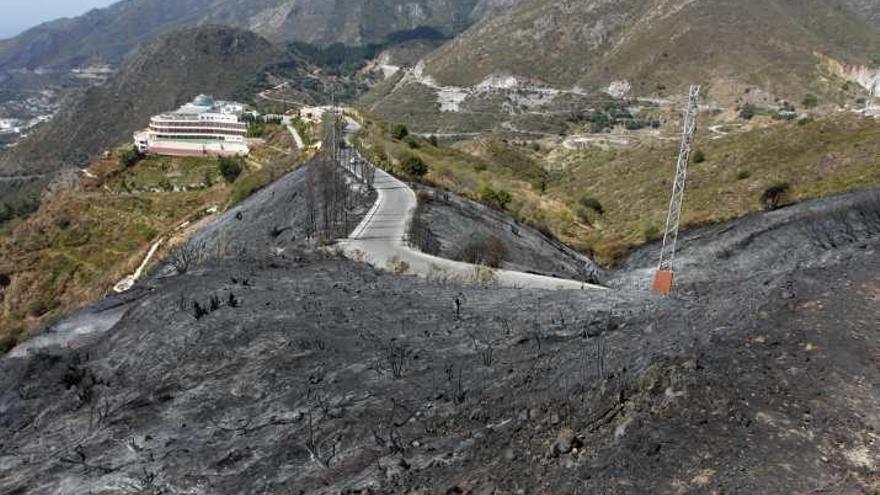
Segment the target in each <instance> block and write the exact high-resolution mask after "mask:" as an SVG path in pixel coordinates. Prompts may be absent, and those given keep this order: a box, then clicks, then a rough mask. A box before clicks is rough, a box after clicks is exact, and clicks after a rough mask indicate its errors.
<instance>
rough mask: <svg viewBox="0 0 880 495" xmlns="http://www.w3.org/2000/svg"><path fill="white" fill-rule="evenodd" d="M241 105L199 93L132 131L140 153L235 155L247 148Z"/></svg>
mask: <svg viewBox="0 0 880 495" xmlns="http://www.w3.org/2000/svg"><path fill="white" fill-rule="evenodd" d="M244 114H245V106H244V105H242V104H240V103H234V102H229V101H214V100H213V99H212V98H210V97H208V96H205V95H199V96H198V97H196V99H195V100H193V101H192V103H187V104H186V105H184V106H182V107H180V108H179V109H177V110H175V111H174V112H170V113H163V114H160V115H156V116H154V117H153V118H151V119H150V127H149V128H148V129H144V130H142V131H138V132H136V133H135V134H134V144H135V146H137V148H138V149H139V150H140V151H141V152H142V153H149V154H155V155H170V156H236V155H247V154H248V153H249V152H250V149H248V146H247V143H246V142H245V135H246V134H247V129H248V125H247V123H246V122H244V121H243V119H242V117H243V115H244Z"/></svg>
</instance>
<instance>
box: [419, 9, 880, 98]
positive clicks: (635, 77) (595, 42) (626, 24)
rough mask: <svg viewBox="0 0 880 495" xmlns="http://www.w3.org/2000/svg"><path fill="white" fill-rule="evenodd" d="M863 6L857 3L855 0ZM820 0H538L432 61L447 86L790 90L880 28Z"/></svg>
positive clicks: (866, 54)
mask: <svg viewBox="0 0 880 495" xmlns="http://www.w3.org/2000/svg"><path fill="white" fill-rule="evenodd" d="M851 2H854V3H855V0H851ZM865 16H866V14H865V12H862V13H861V14H859V13H857V12H856V11H855V10H851V9H850V8H849V7H846V6H844V5H843V4H841V3H839V2H837V3H835V2H824V1H819V0H798V1H794V0H769V1H768V0H743V1H738V2H729V1H726V0H623V1H610V0H587V1H584V0H562V1H551V0H530V1H528V2H526V3H525V4H523V5H521V6H520V7H519V8H516V9H513V10H510V11H509V12H507V13H505V14H502V15H500V16H497V17H494V18H490V19H487V20H485V21H483V22H481V23H479V24H478V25H477V26H475V27H473V28H472V29H470V30H469V31H467V32H466V33H465V34H463V35H462V36H460V37H459V38H457V39H456V40H454V41H452V42H450V43H448V44H447V45H446V46H445V47H443V48H442V49H440V50H438V51H437V52H436V53H435V54H434V55H433V56H431V57H429V59H428V60H427V68H426V73H427V74H429V75H431V76H434V77H435V78H436V79H438V80H439V81H440V82H441V83H447V84H455V85H462V86H466V85H474V84H477V83H479V82H481V81H483V80H485V79H486V78H487V77H489V76H491V75H495V74H512V75H516V76H521V77H526V78H533V79H538V80H541V81H543V82H546V83H549V84H551V85H557V86H567V87H571V86H575V85H578V86H581V87H587V88H595V87H602V86H605V85H607V84H609V83H611V82H613V81H616V80H624V79H625V80H628V81H630V83H631V84H632V86H633V88H634V89H635V90H636V92H638V93H640V94H645V93H651V92H654V91H656V90H657V88H662V87H669V88H671V87H680V86H682V85H684V84H686V83H687V82H690V81H703V82H705V83H711V82H713V81H722V80H729V79H733V80H736V81H741V82H744V83H748V84H757V85H761V86H763V87H765V89H768V90H770V91H772V92H774V93H775V94H777V95H790V94H792V93H797V92H800V91H802V90H803V89H804V88H807V87H810V86H811V85H813V83H814V81H815V80H816V79H817V74H816V66H817V63H818V60H817V57H816V53H821V54H823V55H826V56H829V57H832V58H834V59H837V60H841V61H844V62H849V63H867V62H868V61H869V60H870V58H871V56H872V55H875V54H876V53H877V52H878V50H880V31H878V30H877V29H875V28H874V27H872V26H871V24H870V23H869V22H868V21H866V20H865V19H866V17H865Z"/></svg>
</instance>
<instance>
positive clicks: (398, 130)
mask: <svg viewBox="0 0 880 495" xmlns="http://www.w3.org/2000/svg"><path fill="white" fill-rule="evenodd" d="M407 136H409V129H407V128H406V126H405V125H403V124H395V125H394V127H392V128H391V137H393V138H394V139H396V140H398V141H400V140H401V139H403V138H405V137H407Z"/></svg>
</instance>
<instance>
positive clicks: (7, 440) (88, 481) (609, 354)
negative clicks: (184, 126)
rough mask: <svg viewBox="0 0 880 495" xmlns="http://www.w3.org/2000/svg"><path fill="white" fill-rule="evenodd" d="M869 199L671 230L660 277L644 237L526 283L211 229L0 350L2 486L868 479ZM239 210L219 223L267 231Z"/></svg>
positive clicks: (527, 486)
mask: <svg viewBox="0 0 880 495" xmlns="http://www.w3.org/2000/svg"><path fill="white" fill-rule="evenodd" d="M272 192H273V191H272V190H271V189H267V190H266V191H264V192H262V193H260V194H262V195H270V196H271V194H272ZM281 192H282V191H280V190H275V191H274V194H275V195H276V197H278V195H279V194H280V193H281ZM290 192H293V191H284V193H285V194H286V193H290ZM282 197H284V196H283V195H282ZM873 198H874V197H873V196H872V195H871V194H868V193H865V194H862V195H850V196H846V197H841V198H833V199H830V200H824V201H817V202H813V203H810V204H808V205H802V206H800V207H796V208H797V209H792V210H789V211H788V212H785V211H783V212H776V213H773V214H770V215H757V216H754V217H750V218H746V219H742V220H740V221H737V222H732V223H730V224H728V225H726V226H724V227H717V228H718V229H719V231H716V235H713V236H707V235H699V234H694V235H691V236H688V237H687V239H688V241H687V247H686V249H685V250H684V251H683V261H687V260H688V259H690V260H694V261H693V262H691V263H690V264H687V265H686V264H684V263H683V264H682V267H689V269H688V272H687V273H688V275H687V278H683V280H684V283H683V288H684V289H685V290H683V291H682V292H681V293H680V294H681V295H679V296H677V297H673V298H658V297H655V296H653V295H650V294H649V293H647V292H646V291H643V290H641V288H640V283H639V282H640V281H639V277H641V275H642V274H643V271H644V273H646V274H649V272H648V270H647V267H649V266H650V265H649V263H648V262H647V261H646V263H644V264H643V263H641V262H640V261H639V258H638V256H640V255H639V254H636V255H635V257H634V261H633V262H632V263H633V264H632V266H631V267H630V268H628V270H629V271H627V272H625V273H620V274H617V276H616V278H615V280H614V281H615V283H617V284H619V285H620V287H621V288H620V289H618V290H613V291H590V292H582V291H560V292H542V291H528V290H515V289H501V290H499V289H482V288H479V287H474V286H458V285H451V284H438V283H429V282H426V281H422V280H419V279H416V278H412V277H403V276H396V275H391V274H387V273H382V272H378V271H375V270H374V269H372V268H370V267H368V266H366V265H363V264H358V263H354V262H351V261H347V260H344V259H341V258H337V257H335V256H333V255H331V254H328V253H326V252H325V251H314V250H311V249H308V248H307V247H295V246H286V247H285V246H280V247H282V248H283V249H275V248H277V247H279V246H277V245H275V244H270V247H271V249H257V250H245V251H244V252H241V251H239V250H234V252H233V253H225V254H224V250H214V252H215V253H216V255H215V256H213V257H210V258H208V259H205V260H204V261H203V262H202V263H201V264H199V265H198V266H197V267H194V268H193V269H192V270H190V271H189V272H187V273H186V274H184V275H173V276H169V275H168V274H165V275H163V276H159V277H154V278H152V279H149V280H146V281H145V282H143V284H142V285H141V286H140V287H139V288H138V289H137V290H138V291H139V292H137V297H134V296H128V299H127V300H126V301H127V302H125V305H126V307H127V311H126V313H125V315H124V316H123V317H122V319H121V320H120V322H119V323H118V324H117V325H116V326H115V327H113V328H112V329H111V330H109V331H108V332H107V333H105V334H103V335H101V336H100V337H99V338H96V339H94V338H93V339H91V340H89V341H88V342H86V343H85V344H84V345H81V346H74V347H76V348H75V349H68V348H60V347H45V348H42V349H36V350H34V351H33V352H32V353H31V355H29V356H26V357H24V358H9V357H7V358H4V359H3V360H2V361H0V492H2V493H14V494H24V493H34V494H38V493H39V494H42V493H58V494H66V493H77V494H78V493H95V494H110V493H196V494H201V493H204V494H218V493H221V494H226V493H229V494H241V493H261V494H262V493H297V494H298V493H326V494H331V493H332V494H337V493H475V494H476V493H548V494H562V493H566V494H567V493H585V494H586V493H633V494H640V493H743V494H754V493H774V494H775V493H813V492H815V493H844V494H850V493H852V494H874V493H877V491H878V490H880V474H878V469H880V466H878V459H880V437H878V431H880V413H878V411H880V388H878V387H880V370H878V365H877V363H878V361H880V323H878V322H880V310H878V307H880V256H878V248H880V236H878V235H877V231H876V230H874V227H871V226H872V225H875V223H874V222H875V221H876V220H880V208H875V206H876V205H875V203H874V202H873V201H874V199H873ZM259 201H269V200H268V199H267V197H266V196H263V198H262V199H260V200H258V202H259ZM841 205H849V206H848V207H847V208H845V209H843V210H841V209H840V208H839V207H841ZM248 211H253V209H249V210H248ZM823 212H824V213H823ZM842 212H846V215H842ZM854 212H855V213H854ZM815 215H818V218H817V217H816V216H815ZM780 217H784V218H785V221H779V218H780ZM247 218H248V220H249V221H248V222H245V221H244V220H237V219H236V217H235V214H233V215H232V216H231V218H229V217H227V218H225V219H224V220H223V224H222V225H224V227H223V228H222V229H220V230H217V232H220V231H225V232H226V234H225V235H226V236H227V238H238V237H237V236H241V237H240V238H241V239H243V240H251V241H253V242H254V243H256V244H255V245H261V244H260V243H263V242H268V241H267V240H266V239H265V236H267V235H269V234H268V232H269V229H270V228H271V227H272V226H273V225H274V224H276V223H278V220H277V219H275V218H272V219H271V221H267V220H266V219H268V218H271V216H270V213H269V212H265V214H264V215H254V216H252V217H247ZM855 218H858V221H855V220H854V219H855ZM817 220H821V222H819V224H820V225H824V226H825V228H822V229H821V230H819V231H814V230H812V229H813V227H810V226H811V225H815V224H816V222H817ZM262 222H266V223H265V224H263V223H262ZM244 225H248V227H247V228H248V229H251V231H252V233H249V234H246V235H243V234H240V231H239V229H240V228H241V226H244ZM857 225H858V226H864V228H862V227H858V228H856V226H857ZM774 232H775V233H776V234H777V235H774ZM291 235H296V236H299V235H301V233H299V232H291ZM718 239H735V240H738V241H737V242H736V243H733V244H731V243H725V242H721V244H720V245H719V241H718ZM745 239H750V242H743V240H745ZM771 240H774V241H773V242H771ZM272 242H274V241H272ZM768 243H769V245H767V244H768ZM805 243H813V244H805ZM734 245H738V246H741V247H740V248H739V250H733V251H732V252H730V253H728V254H722V255H719V253H721V252H722V251H720V250H719V246H720V247H724V246H734ZM804 246H812V247H804ZM801 249H803V251H800V250H801ZM809 249H812V250H813V252H814V253H815V256H812V257H810V256H807V253H808V252H809ZM646 253H647V251H646ZM797 253H800V254H797ZM644 256H645V260H650V256H649V255H648V254H645V255H644ZM786 260H788V261H786ZM704 261H705V262H704ZM786 263H789V264H790V265H789V267H788V268H786ZM768 265H769V266H771V267H772V270H768V269H765V268H766V267H767V266H768ZM643 266H644V267H645V268H644V270H642V268H641V267H643ZM713 274H714V275H713ZM721 275H723V276H721ZM456 300H457V301H459V302H460V303H461V305H460V311H457V310H456V304H455V301H456ZM212 301H213V303H212ZM110 306H112V305H107V303H105V305H104V306H103V307H110ZM199 308H200V309H199ZM95 310H96V311H100V310H101V307H97V308H96V309H95Z"/></svg>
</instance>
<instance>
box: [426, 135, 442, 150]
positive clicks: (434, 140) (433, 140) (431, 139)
mask: <svg viewBox="0 0 880 495" xmlns="http://www.w3.org/2000/svg"><path fill="white" fill-rule="evenodd" d="M428 141H429V142H430V143H431V146H433V147H435V148H436V147H437V146H440V144H439V142H438V141H437V136H434V135H431V137H429V138H428Z"/></svg>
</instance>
